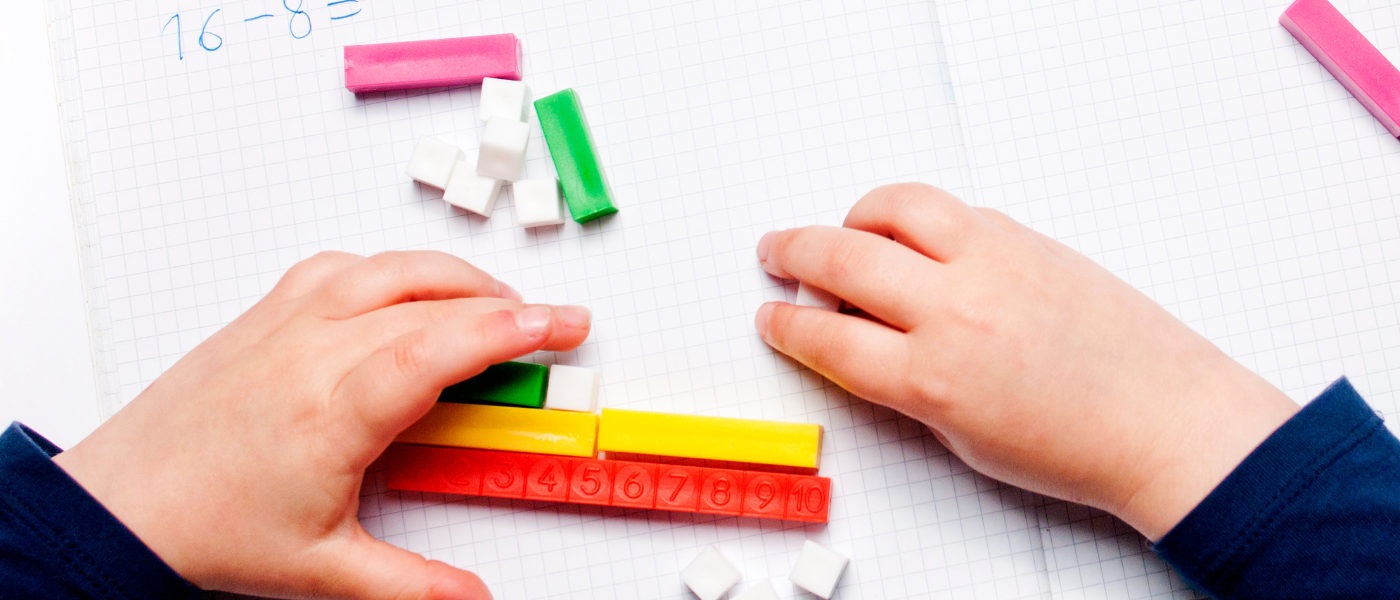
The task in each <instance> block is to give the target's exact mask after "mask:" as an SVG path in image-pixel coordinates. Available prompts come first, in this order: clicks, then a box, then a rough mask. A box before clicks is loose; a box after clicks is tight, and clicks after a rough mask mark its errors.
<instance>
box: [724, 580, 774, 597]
mask: <svg viewBox="0 0 1400 600" xmlns="http://www.w3.org/2000/svg"><path fill="white" fill-rule="evenodd" d="M732 600H778V590H775V589H773V584H772V583H770V582H767V581H765V582H763V583H760V584H758V585H756V586H753V587H751V588H749V589H747V590H744V593H742V594H739V595H738V596H735V597H734V598H733V599H732Z"/></svg>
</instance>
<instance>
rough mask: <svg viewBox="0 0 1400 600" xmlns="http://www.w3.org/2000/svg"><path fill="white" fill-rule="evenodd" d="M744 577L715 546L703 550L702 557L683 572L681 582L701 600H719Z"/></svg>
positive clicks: (698, 557) (693, 561) (687, 566)
mask: <svg viewBox="0 0 1400 600" xmlns="http://www.w3.org/2000/svg"><path fill="white" fill-rule="evenodd" d="M742 577H743V575H742V574H741V573H739V569H736V568H734V564H733V563H730V562H729V559H727V558H725V557H724V555H723V554H720V553H719V548H716V547H714V546H707V547H706V548H705V549H704V550H701V551H700V555H699V556H697V557H695V560H692V561H690V564H689V565H686V567H685V569H684V570H682V571H681V581H684V582H685V584H686V585H687V586H689V587H690V591H692V592H695V595H696V596H699V597H700V600H719V597H720V596H723V595H724V593H725V592H727V591H729V588H732V587H734V584H736V583H739V579H740V578H742Z"/></svg>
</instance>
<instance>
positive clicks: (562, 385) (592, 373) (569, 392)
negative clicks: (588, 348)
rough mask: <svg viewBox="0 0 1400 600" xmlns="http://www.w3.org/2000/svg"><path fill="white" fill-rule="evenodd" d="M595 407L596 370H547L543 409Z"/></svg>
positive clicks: (558, 367)
mask: <svg viewBox="0 0 1400 600" xmlns="http://www.w3.org/2000/svg"><path fill="white" fill-rule="evenodd" d="M516 185H519V184H516ZM517 202H518V200H517ZM597 405H598V371H597V370H596V369H589V368H587V367H571V366H569V365H554V366H552V367H550V368H549V389H548V390H546V391H545V394H544V407H545V408H547V409H549V410H567V411H572V412H585V413H591V412H593V409H594V408H595V407H597Z"/></svg>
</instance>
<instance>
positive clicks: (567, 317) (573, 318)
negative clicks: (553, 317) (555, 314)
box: [559, 306, 593, 329]
mask: <svg viewBox="0 0 1400 600" xmlns="http://www.w3.org/2000/svg"><path fill="white" fill-rule="evenodd" d="M559 316H560V317H561V318H562V319H563V320H564V325H565V326H568V327H571V328H574V329H584V328H587V327H588V324H589V323H592V322H593V311H591V310H588V307H586V306H561V307H559Z"/></svg>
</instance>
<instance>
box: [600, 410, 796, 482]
mask: <svg viewBox="0 0 1400 600" xmlns="http://www.w3.org/2000/svg"><path fill="white" fill-rule="evenodd" d="M598 449H599V450H602V451H604V452H630V453H635V454H651V455H655V456H675V457H681V458H700V459H708V460H727V461H734V462H746V463H754V464H762V465H782V466H789V467H803V468H808V469H816V468H818V467H820V466H821V458H822V426H821V425H812V424H807V423H782V422H778V421H756V420H752V419H730V418H725V417H700V416H694V415H674V414H666V413H654V412H641V411H635V410H618V409H612V408H605V409H603V418H602V420H601V421H600V424H599V426H598Z"/></svg>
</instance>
